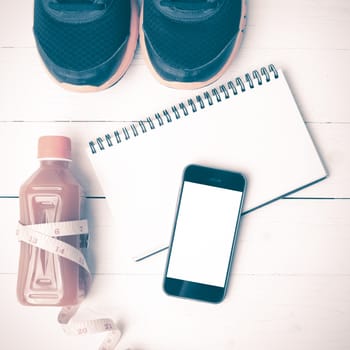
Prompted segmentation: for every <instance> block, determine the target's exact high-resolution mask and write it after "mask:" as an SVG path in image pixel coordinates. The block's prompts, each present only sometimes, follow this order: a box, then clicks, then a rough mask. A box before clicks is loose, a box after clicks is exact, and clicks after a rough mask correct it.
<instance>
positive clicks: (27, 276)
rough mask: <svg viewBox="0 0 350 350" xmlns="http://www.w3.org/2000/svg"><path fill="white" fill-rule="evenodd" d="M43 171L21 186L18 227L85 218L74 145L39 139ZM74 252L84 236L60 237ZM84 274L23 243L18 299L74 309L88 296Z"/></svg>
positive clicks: (63, 260) (66, 140)
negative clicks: (73, 159) (74, 164)
mask: <svg viewBox="0 0 350 350" xmlns="http://www.w3.org/2000/svg"><path fill="white" fill-rule="evenodd" d="M38 158H39V160H40V167H39V169H38V170H37V171H36V172H34V174H33V175H32V176H31V177H30V178H29V179H28V180H27V181H26V182H25V183H24V184H23V185H22V186H21V189H20V197H19V198H20V223H21V224H22V225H33V224H41V223H50V222H59V221H72V220H79V219H81V218H82V200H83V193H82V188H81V186H80V185H79V183H78V182H77V181H76V180H75V178H74V177H73V175H72V173H71V171H70V168H69V165H70V162H71V142H70V139H69V138H67V137H64V136H43V137H41V138H40V139H39V145H38ZM56 239H60V240H62V241H64V242H66V243H68V244H70V245H72V246H74V247H75V248H78V249H79V248H80V247H86V246H85V244H86V243H87V242H86V241H85V239H86V235H71V236H64V237H58V238H56ZM84 293H85V286H84V274H83V270H82V268H81V267H80V266H79V265H78V264H76V263H75V262H73V261H71V260H68V259H66V258H64V257H61V256H58V255H56V254H54V253H50V252H48V251H46V250H44V249H40V248H38V247H35V246H33V245H31V244H28V243H25V242H20V257H19V267H18V280H17V297H18V300H19V302H20V303H21V304H24V305H55V306H65V305H74V304H77V303H79V302H81V300H82V298H83V297H84Z"/></svg>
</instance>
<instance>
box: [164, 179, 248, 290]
mask: <svg viewBox="0 0 350 350" xmlns="http://www.w3.org/2000/svg"><path fill="white" fill-rule="evenodd" d="M241 198H242V192H240V191H236V190H230V189H224V188H219V187H213V186H207V185H202V184H198V183H193V182H188V181H185V182H184V187H183V191H182V197H181V204H180V208H179V212H178V217H177V223H176V230H175V235H174V239H173V245H172V251H171V256H170V259H169V265H168V273H167V277H169V278H176V279H180V280H185V281H191V282H197V283H203V284H208V285H212V286H217V287H224V286H225V280H226V274H227V269H228V265H229V260H230V255H231V248H232V244H233V240H234V234H235V229H236V223H237V219H238V213H239V208H240V203H241Z"/></svg>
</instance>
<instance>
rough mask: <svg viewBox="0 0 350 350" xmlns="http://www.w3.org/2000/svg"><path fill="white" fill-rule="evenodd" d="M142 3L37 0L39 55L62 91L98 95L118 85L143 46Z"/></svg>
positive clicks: (36, 16)
mask: <svg viewBox="0 0 350 350" xmlns="http://www.w3.org/2000/svg"><path fill="white" fill-rule="evenodd" d="M138 27H139V13H138V2H137V0H35V2H34V36H35V39H36V44H37V48H38V51H39V54H40V56H41V58H42V60H43V62H44V64H45V66H46V68H47V69H48V71H49V72H50V73H51V75H52V76H53V77H54V78H55V79H56V80H57V81H58V82H59V83H61V84H62V86H63V87H65V88H68V89H71V90H78V91H97V90H102V89H106V88H108V87H110V86H112V85H113V84H115V83H116V82H117V81H118V80H119V79H120V78H121V77H122V76H123V75H124V73H125V72H126V70H127V68H128V66H129V64H130V63H131V61H132V58H133V55H134V51H135V49H136V45H137V41H138Z"/></svg>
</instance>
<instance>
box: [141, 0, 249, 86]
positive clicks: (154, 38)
mask: <svg viewBox="0 0 350 350" xmlns="http://www.w3.org/2000/svg"><path fill="white" fill-rule="evenodd" d="M245 25H246V2H245V0H192V1H191V0H188V1H186V0H144V2H143V7H142V10H141V15H140V46H141V49H142V52H143V55H144V57H145V60H146V62H147V63H148V65H149V67H150V69H151V71H152V73H153V74H154V75H155V76H156V77H157V78H158V79H159V80H160V81H161V82H162V83H163V84H165V85H167V86H170V87H175V88H190V89H194V88H200V87H202V86H205V85H208V84H210V83H211V82H213V81H215V80H216V79H218V78H219V77H220V76H221V75H222V74H223V73H224V71H225V70H226V69H227V68H228V66H229V64H230V63H231V61H232V60H233V58H234V56H235V55H236V53H237V51H238V48H239V46H240V43H241V40H242V36H243V32H244V29H245Z"/></svg>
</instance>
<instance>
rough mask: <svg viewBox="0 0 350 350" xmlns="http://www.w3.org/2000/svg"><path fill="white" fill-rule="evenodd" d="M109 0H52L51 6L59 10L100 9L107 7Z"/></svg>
mask: <svg viewBox="0 0 350 350" xmlns="http://www.w3.org/2000/svg"><path fill="white" fill-rule="evenodd" d="M107 2H108V0H52V1H50V2H49V7H50V8H51V9H52V10H57V11H99V10H104V9H105V8H106V7H107Z"/></svg>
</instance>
